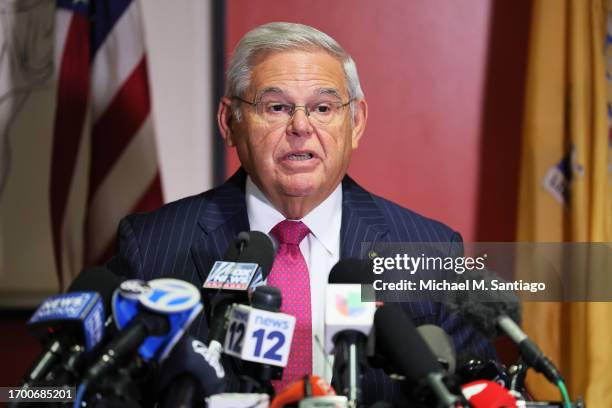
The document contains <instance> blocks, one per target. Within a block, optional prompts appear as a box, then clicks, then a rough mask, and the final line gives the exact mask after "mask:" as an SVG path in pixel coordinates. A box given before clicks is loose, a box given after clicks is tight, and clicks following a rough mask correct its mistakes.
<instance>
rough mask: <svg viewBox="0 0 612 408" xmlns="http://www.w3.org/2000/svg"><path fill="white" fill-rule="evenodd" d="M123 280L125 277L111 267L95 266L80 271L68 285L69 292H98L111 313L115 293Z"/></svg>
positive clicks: (106, 308)
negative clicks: (121, 276)
mask: <svg viewBox="0 0 612 408" xmlns="http://www.w3.org/2000/svg"><path fill="white" fill-rule="evenodd" d="M122 281H123V279H121V278H120V277H119V276H117V275H115V274H114V273H113V272H112V271H111V270H110V269H107V268H104V267H101V266H94V267H91V268H86V269H84V270H83V271H82V272H81V273H79V274H78V275H77V277H76V278H75V279H74V280H73V281H72V283H71V284H70V286H69V287H68V290H67V292H97V293H98V294H99V295H100V297H101V298H102V303H103V304H104V310H106V313H109V311H110V310H111V301H112V299H113V293H114V291H115V289H117V288H118V287H119V285H120V284H121V282H122Z"/></svg>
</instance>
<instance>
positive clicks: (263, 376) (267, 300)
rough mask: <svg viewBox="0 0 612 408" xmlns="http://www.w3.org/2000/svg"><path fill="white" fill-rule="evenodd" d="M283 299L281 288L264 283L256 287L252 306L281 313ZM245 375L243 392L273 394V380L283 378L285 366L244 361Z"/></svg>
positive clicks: (241, 387)
mask: <svg viewBox="0 0 612 408" xmlns="http://www.w3.org/2000/svg"><path fill="white" fill-rule="evenodd" d="M282 303H283V299H282V294H281V291H280V289H278V288H275V287H273V286H267V285H262V286H259V287H257V288H256V289H255V291H254V292H253V296H252V298H251V307H252V308H255V309H261V310H265V311H268V312H273V313H279V312H280V308H281V306H282ZM242 367H243V375H241V376H240V379H241V384H240V389H241V392H244V393H252V392H260V391H263V392H265V393H266V394H270V395H273V394H274V389H273V388H272V383H271V382H270V381H271V380H278V379H280V378H282V375H283V368H282V367H278V366H273V365H270V364H263V363H259V362H253V361H245V360H243V361H242Z"/></svg>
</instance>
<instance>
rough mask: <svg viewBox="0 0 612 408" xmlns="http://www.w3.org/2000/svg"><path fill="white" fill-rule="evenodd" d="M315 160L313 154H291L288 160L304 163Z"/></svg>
mask: <svg viewBox="0 0 612 408" xmlns="http://www.w3.org/2000/svg"><path fill="white" fill-rule="evenodd" d="M312 158H313V155H312V153H291V154H288V155H287V160H293V161H303V160H310V159H312Z"/></svg>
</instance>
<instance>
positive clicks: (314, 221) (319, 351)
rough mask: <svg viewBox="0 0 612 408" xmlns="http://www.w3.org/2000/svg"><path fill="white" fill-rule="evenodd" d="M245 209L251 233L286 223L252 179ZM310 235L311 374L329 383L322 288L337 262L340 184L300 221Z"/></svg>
mask: <svg viewBox="0 0 612 408" xmlns="http://www.w3.org/2000/svg"><path fill="white" fill-rule="evenodd" d="M245 193H246V206H247V214H248V216H249V224H250V227H251V231H261V232H265V233H266V234H269V233H270V230H271V229H272V228H273V227H274V226H275V225H276V224H278V223H279V222H281V221H283V220H285V216H283V214H281V213H280V212H279V211H278V210H277V209H276V208H274V206H273V205H272V203H270V201H269V200H268V199H267V198H266V196H264V194H263V193H262V192H261V190H260V189H259V188H258V187H257V186H256V185H255V183H253V181H252V180H251V177H247V182H246V188H245ZM295 221H302V222H303V223H304V224H305V225H306V226H307V227H308V229H310V234H308V235H307V236H306V238H304V239H303V240H302V242H301V243H300V250H301V251H302V255H304V258H305V260H306V265H307V266H308V272H309V274H310V304H311V308H312V335H313V339H312V357H313V363H312V367H313V369H312V374H314V375H318V376H321V377H322V378H325V379H326V381H328V382H329V381H331V376H332V370H331V361H332V360H331V358H328V357H327V355H326V354H325V351H324V341H325V336H324V332H325V288H326V286H327V278H328V276H329V271H330V270H331V268H332V267H333V266H334V265H335V264H336V263H337V262H338V260H339V259H340V225H341V221H342V185H338V187H336V189H335V190H334V192H333V193H331V194H330V195H329V197H327V198H326V199H325V201H323V202H322V203H321V204H319V205H318V206H317V207H316V208H314V209H313V210H312V211H311V212H309V213H308V214H307V215H306V216H305V217H304V218H302V219H301V220H295Z"/></svg>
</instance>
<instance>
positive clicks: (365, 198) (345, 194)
mask: <svg viewBox="0 0 612 408" xmlns="http://www.w3.org/2000/svg"><path fill="white" fill-rule="evenodd" d="M388 231H389V226H388V225H387V221H386V219H385V217H384V216H383V214H382V212H381V211H380V209H379V208H378V206H377V205H376V203H375V202H374V200H373V198H372V195H371V194H370V193H368V192H367V191H365V190H364V189H363V188H361V187H360V186H359V185H358V184H357V183H355V182H354V181H353V179H351V178H350V177H349V176H345V177H344V180H342V224H341V228H340V258H365V257H368V256H369V253H370V252H371V251H374V249H375V246H376V243H379V242H384V241H386V239H387V235H388ZM362 247H363V249H362Z"/></svg>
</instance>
